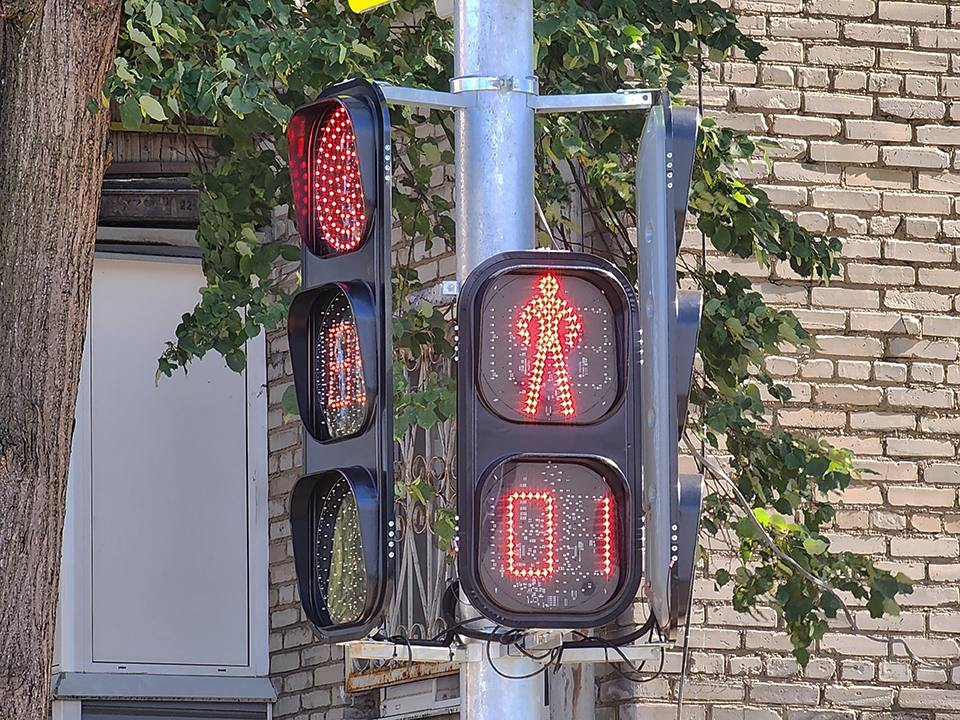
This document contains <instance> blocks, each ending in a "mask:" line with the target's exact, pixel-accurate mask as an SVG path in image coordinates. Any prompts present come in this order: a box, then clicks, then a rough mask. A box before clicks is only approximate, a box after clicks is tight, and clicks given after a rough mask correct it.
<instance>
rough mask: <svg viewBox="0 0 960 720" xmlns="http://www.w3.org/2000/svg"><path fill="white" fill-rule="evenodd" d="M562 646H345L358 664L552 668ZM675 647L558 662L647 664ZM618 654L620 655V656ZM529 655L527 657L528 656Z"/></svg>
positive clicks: (553, 635) (591, 652)
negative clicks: (511, 660)
mask: <svg viewBox="0 0 960 720" xmlns="http://www.w3.org/2000/svg"><path fill="white" fill-rule="evenodd" d="M562 644H563V634H562V633H557V632H543V633H533V634H532V635H531V636H528V637H527V638H526V639H525V641H524V642H523V644H522V647H523V650H521V649H520V648H519V647H516V646H514V645H503V644H501V643H491V644H490V647H489V648H488V647H487V646H486V645H485V644H483V643H470V644H469V645H451V646H450V647H435V646H432V645H417V644H416V643H410V644H409V645H407V644H402V643H393V642H386V641H379V640H354V641H352V642H347V643H342V645H343V646H344V647H345V648H347V649H348V650H349V654H350V657H351V658H353V659H355V660H392V661H397V662H411V663H417V662H422V663H462V662H479V661H483V660H485V659H486V657H487V654H488V653H489V656H490V657H491V658H502V657H524V656H526V657H528V658H529V657H530V656H531V655H533V656H541V655H543V656H544V657H543V659H542V660H541V662H543V663H545V664H549V663H551V662H557V660H556V658H554V659H551V657H550V656H551V651H553V650H556V649H557V648H559V647H560V646H561V645H562ZM671 647H672V644H670V643H636V644H630V645H620V646H619V647H618V648H617V650H614V649H613V647H612V646H611V647H571V648H564V650H563V652H562V653H561V655H560V658H559V662H560V663H562V664H575V663H617V662H623V661H624V659H626V660H629V661H630V662H644V661H647V662H649V661H653V660H659V659H660V654H661V653H662V652H664V651H665V650H668V649H669V648H671ZM618 650H619V652H618ZM525 653H526V655H525Z"/></svg>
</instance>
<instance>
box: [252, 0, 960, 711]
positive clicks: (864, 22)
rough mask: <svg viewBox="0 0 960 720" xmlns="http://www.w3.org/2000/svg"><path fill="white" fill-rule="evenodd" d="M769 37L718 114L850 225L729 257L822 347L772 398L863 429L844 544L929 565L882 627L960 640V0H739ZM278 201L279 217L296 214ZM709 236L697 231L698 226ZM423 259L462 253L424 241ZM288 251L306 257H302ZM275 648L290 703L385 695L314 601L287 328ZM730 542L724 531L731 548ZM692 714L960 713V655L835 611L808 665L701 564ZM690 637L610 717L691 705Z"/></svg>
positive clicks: (279, 368)
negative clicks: (345, 655)
mask: <svg viewBox="0 0 960 720" xmlns="http://www.w3.org/2000/svg"><path fill="white" fill-rule="evenodd" d="M733 6H734V8H735V10H736V11H737V12H738V14H740V15H741V17H742V26H743V28H744V29H745V30H746V31H747V32H749V33H750V34H751V35H754V36H756V37H757V38H758V39H759V40H761V41H762V42H763V43H764V44H766V45H767V46H768V47H769V51H768V53H767V54H766V56H765V57H764V59H763V61H762V62H761V63H760V64H759V66H756V65H754V64H753V63H750V62H749V61H747V60H746V59H744V58H742V57H734V58H732V59H731V60H730V61H728V62H726V63H724V64H723V65H722V66H720V67H717V68H715V69H714V71H713V72H712V73H711V75H710V77H708V78H707V80H708V82H707V85H706V87H705V92H704V99H705V104H706V106H707V109H708V112H709V114H712V115H714V116H716V117H718V118H719V119H720V120H721V121H722V122H724V123H725V124H727V125H730V126H733V127H737V128H741V129H743V130H745V131H749V132H750V133H752V134H754V135H756V136H758V137H769V138H774V139H776V140H777V141H778V142H779V143H780V144H781V147H780V148H779V149H776V150H773V151H771V152H770V156H771V160H772V167H770V168H767V167H766V166H765V165H764V164H763V163H750V164H749V165H748V166H745V167H744V173H745V175H746V176H747V177H749V178H751V179H752V180H753V181H755V182H757V183H758V184H760V185H761V186H762V187H764V189H766V190H767V191H768V192H769V193H770V195H771V198H773V200H774V202H776V203H777V204H778V205H780V206H781V207H783V208H784V209H785V210H786V211H788V212H790V213H793V214H795V216H796V218H797V219H798V221H799V222H800V223H801V224H803V225H804V226H806V227H809V228H811V229H814V230H818V231H825V232H830V233H836V234H838V235H841V236H843V237H844V238H845V250H844V257H843V275H842V278H841V279H840V280H839V281H837V282H835V283H833V284H832V285H831V286H830V287H827V288H822V287H811V286H810V285H809V284H807V283H804V282H800V281H798V280H797V279H796V277H795V276H794V275H793V273H791V272H790V271H789V269H787V268H785V267H778V266H776V265H775V266H774V267H773V269H772V270H771V271H770V272H765V271H761V270H759V269H758V268H757V267H756V266H755V265H754V264H753V263H751V262H744V261H733V260H715V261H714V262H715V264H716V265H717V266H718V267H720V266H724V267H729V268H731V269H735V270H737V271H738V272H741V273H743V274H745V275H748V276H750V277H751V278H753V279H754V282H755V283H756V285H757V287H758V288H759V289H761V290H762V291H763V292H764V294H765V295H766V297H767V298H768V299H769V300H770V301H771V302H774V303H777V304H779V305H782V306H786V307H790V308H792V309H794V310H795V312H796V313H797V314H798V315H799V316H800V318H801V320H802V321H803V322H804V324H805V325H806V326H807V328H808V329H810V330H811V331H812V332H813V333H814V334H815V335H816V337H817V339H818V341H819V344H820V349H819V350H818V351H817V352H815V353H811V354H807V355H802V356H783V357H776V358H771V359H770V360H769V368H770V370H771V372H772V373H773V374H774V375H776V376H777V377H779V378H781V379H782V381H783V382H785V383H786V384H788V385H789V386H790V387H791V388H792V389H793V391H794V398H795V399H794V401H793V402H791V403H790V404H789V405H788V406H787V407H784V408H780V409H776V410H775V411H773V412H772V418H773V419H774V421H775V422H777V423H779V424H780V425H781V426H783V427H788V428H790V429H793V430H797V431H809V432H815V433H817V434H818V435H820V436H826V437H827V438H828V439H830V440H831V441H832V442H834V443H836V444H838V445H841V446H844V447H849V448H851V449H852V450H854V451H855V452H856V453H857V454H858V455H859V457H860V459H861V464H862V465H863V466H864V467H866V468H868V469H870V470H873V471H874V472H875V473H876V475H873V476H871V477H869V478H868V479H867V480H866V481H865V482H863V483H862V484H861V485H859V486H858V487H854V488H851V489H850V490H849V491H848V492H847V493H846V494H845V495H844V497H843V498H841V499H839V500H838V514H837V527H836V534H835V541H834V546H835V548H838V549H851V550H856V551H858V552H865V553H871V554H873V555H874V556H875V557H876V558H877V559H878V560H879V561H881V563H882V565H883V566H884V567H888V568H891V569H895V570H898V571H903V572H905V573H906V574H907V575H909V576H910V577H912V578H913V579H914V580H915V582H916V591H915V593H914V594H913V595H912V596H910V597H909V598H906V599H905V601H904V603H903V612H902V614H901V615H900V617H898V618H888V619H884V620H880V621H877V620H871V619H870V618H869V617H868V615H867V613H866V612H865V611H862V610H860V611H858V612H857V617H858V621H859V622H860V623H861V624H862V626H863V627H864V628H867V629H870V630H872V631H875V632H876V633H877V634H878V635H880V636H882V637H890V638H899V639H902V640H904V641H905V642H907V643H908V644H909V646H910V648H911V649H912V650H913V651H914V652H916V653H918V654H920V655H922V656H924V657H926V658H928V659H929V661H930V662H931V663H938V662H943V661H945V660H947V659H949V658H953V657H956V656H957V655H958V654H960V648H958V640H960V547H958V546H960V540H958V539H960V504H958V497H957V493H958V489H960V460H958V459H957V439H958V434H960V405H958V397H957V393H958V391H960V358H958V341H960V315H958V311H960V290H958V288H960V263H958V260H960V197H958V191H960V3H958V2H947V1H946V0H930V1H929V2H894V1H892V0H891V1H887V0H879V1H878V0H734V2H733ZM284 223H285V221H283V220H282V219H278V228H279V230H278V231H280V232H287V231H290V229H289V228H287V227H286V226H285V225H284ZM687 242H688V243H689V247H690V248H696V247H699V238H698V237H696V235H695V233H688V237H687ZM416 257H417V259H418V260H419V261H422V262H423V263H424V271H425V272H424V274H425V275H430V274H432V273H434V272H438V271H439V272H441V273H443V272H448V273H449V272H452V270H453V265H452V261H451V260H450V258H449V257H447V258H444V259H442V260H439V261H437V260H435V259H430V258H429V257H428V256H427V254H426V253H424V252H422V251H421V250H418V251H417V253H416ZM288 270H289V268H288ZM269 380H270V388H269V395H270V422H269V425H270V472H271V490H270V498H271V500H270V513H271V532H270V537H271V545H270V560H271V566H270V582H271V591H270V606H271V636H270V647H271V668H272V674H273V678H274V684H275V685H276V687H277V690H278V693H279V695H280V701H279V703H278V705H277V706H276V709H275V716H276V717H278V718H309V719H310V720H320V719H325V718H338V717H342V716H344V715H346V716H353V717H374V716H375V715H374V714H373V707H372V705H371V704H370V698H369V697H366V698H365V697H362V696H361V697H358V698H351V697H345V696H344V694H343V693H342V690H341V686H340V681H341V679H342V662H341V661H340V660H339V655H338V653H337V651H336V649H335V648H333V649H331V648H329V647H324V646H321V645H319V644H317V643H315V642H314V641H313V639H312V636H311V633H310V631H309V628H307V627H306V625H305V622H304V620H303V617H302V614H301V613H300V611H299V607H298V604H297V599H296V594H295V589H294V573H293V565H292V557H291V552H290V547H289V527H288V523H287V519H286V507H287V495H288V493H289V490H290V488H291V487H292V484H293V482H294V481H295V479H296V477H297V475H298V473H299V472H300V464H301V459H300V446H299V434H298V432H299V431H298V427H297V425H296V424H295V423H287V424H285V423H283V421H282V418H281V414H280V409H279V403H280V398H281V396H282V394H283V390H284V388H285V386H286V384H288V383H289V382H291V375H290V365H289V358H288V355H287V346H286V339H285V337H284V336H283V334H282V333H277V334H274V335H273V336H272V337H271V338H270V348H269ZM727 562H728V559H727V558H725V557H724V555H723V553H722V551H721V550H720V549H718V548H714V549H713V550H712V551H711V560H710V564H711V567H712V568H716V567H718V566H722V565H724V564H725V563H727ZM697 597H698V602H697V607H696V610H695V612H694V620H695V623H696V626H695V627H694V629H693V631H692V633H691V648H692V652H691V674H690V676H689V679H688V682H687V687H686V698H687V705H686V708H685V710H684V718H689V719H691V720H879V719H880V718H910V719H911V720H960V671H954V672H952V673H948V672H946V671H945V670H943V669H941V668H940V667H935V666H928V665H921V664H918V663H916V662H914V661H913V660H911V659H910V658H909V657H908V656H907V655H906V653H905V652H904V650H903V648H902V646H901V645H900V644H899V643H897V642H891V641H887V640H885V641H879V642H878V641H876V640H871V639H868V638H864V637H860V636H856V635H853V634H850V633H848V632H847V631H846V630H845V628H844V627H843V623H840V622H838V623H836V626H835V628H834V631H833V632H831V633H830V634H828V635H827V636H826V637H825V638H824V639H823V640H822V641H821V642H820V643H818V645H817V647H816V648H815V650H814V658H813V660H812V661H811V662H810V664H809V665H808V667H807V668H806V669H805V670H801V669H800V668H798V666H797V664H796V663H795V662H794V661H793V659H792V657H791V656H790V647H789V642H788V641H787V639H786V637H785V636H784V635H783V634H782V632H781V631H780V630H779V629H778V625H777V620H776V617H775V615H773V614H772V613H770V612H769V611H765V610H762V609H761V610H760V611H759V613H758V615H757V616H756V617H746V616H741V615H739V614H737V613H735V612H733V611H732V610H731V608H730V606H729V597H728V595H727V593H726V592H722V591H721V592H718V591H716V590H715V589H714V588H713V584H712V582H711V581H709V579H703V580H700V581H698V584H697ZM678 667H679V658H678V657H677V656H676V655H670V656H669V657H668V658H667V661H666V670H667V672H666V673H665V675H664V676H663V677H662V678H660V679H658V680H655V681H654V682H651V683H649V684H645V685H632V684H628V683H625V682H623V681H621V680H618V679H615V678H614V677H612V676H610V675H604V676H603V677H602V679H601V682H600V684H599V703H600V707H599V708H598V713H597V717H598V718H600V719H601V720H613V718H630V717H634V716H637V717H641V718H644V719H645V720H646V719H649V720H660V718H664V719H665V720H666V719H671V720H672V718H674V717H675V709H674V708H673V706H672V705H670V704H669V702H670V699H671V698H673V697H675V693H676V690H677V687H676V686H677V674H676V671H677V668H678Z"/></svg>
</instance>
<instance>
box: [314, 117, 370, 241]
mask: <svg viewBox="0 0 960 720" xmlns="http://www.w3.org/2000/svg"><path fill="white" fill-rule="evenodd" d="M314 152H315V155H314V163H313V206H314V211H315V212H316V217H317V223H318V227H319V228H320V232H321V233H322V235H323V239H324V241H325V242H326V243H327V245H328V246H330V247H331V248H332V249H333V250H335V251H337V252H350V251H351V250H355V249H356V248H357V247H358V246H359V245H360V243H361V241H362V240H363V228H364V225H365V223H366V219H367V218H366V214H365V211H364V205H363V203H364V199H363V184H362V183H361V181H360V162H359V160H358V158H357V138H356V135H355V134H354V132H353V126H352V125H351V123H350V115H349V114H348V113H347V111H346V109H345V108H344V107H343V106H342V105H340V106H338V107H337V109H336V110H334V111H333V112H332V113H330V115H329V116H328V117H327V118H326V120H325V121H324V123H323V125H322V126H321V127H320V130H319V131H318V132H317V137H316V141H315V143H314Z"/></svg>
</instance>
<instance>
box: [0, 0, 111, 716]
mask: <svg viewBox="0 0 960 720" xmlns="http://www.w3.org/2000/svg"><path fill="white" fill-rule="evenodd" d="M120 7H121V3H120V0H0V708H2V715H3V717H4V718H9V719H10V720H41V719H42V718H46V717H48V716H49V712H50V710H49V700H50V698H49V695H50V671H51V662H52V650H53V626H54V616H55V611H56V603H57V590H58V583H59V577H60V542H61V534H62V531H63V516H64V511H65V503H66V482H67V469H68V466H69V461H70V443H71V438H72V435H73V417H74V405H75V403H76V397H77V383H78V382H79V377H80V359H81V354H82V352H83V339H84V334H85V330H86V317H87V308H88V305H89V301H90V276H91V271H92V265H93V246H94V239H95V236H96V220H97V210H98V206H99V204H100V189H101V184H102V182H103V171H104V167H105V162H106V157H105V155H106V139H107V130H108V123H109V117H108V113H107V112H106V111H104V110H101V111H100V112H98V113H97V114H96V115H94V114H91V112H90V111H89V110H88V108H87V99H88V98H90V97H92V98H95V99H99V98H100V96H101V88H102V87H103V81H104V78H105V76H106V73H107V70H108V69H109V67H110V65H111V63H112V61H113V58H114V52H115V49H116V41H117V32H118V27H119V22H120Z"/></svg>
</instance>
